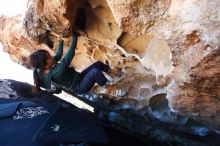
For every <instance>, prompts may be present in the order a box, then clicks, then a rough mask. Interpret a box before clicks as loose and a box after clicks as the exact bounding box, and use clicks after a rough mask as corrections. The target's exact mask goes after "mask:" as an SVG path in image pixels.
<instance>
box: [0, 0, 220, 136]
mask: <svg viewBox="0 0 220 146" xmlns="http://www.w3.org/2000/svg"><path fill="white" fill-rule="evenodd" d="M219 14H220V5H219V1H218V0H212V1H208V0H203V1H199V0H187V1H183V0H164V1H157V0H120V1H114V0H106V1H105V0H88V1H83V0H78V1H74V2H72V1H70V0H62V1H55V0H49V1H45V0H35V1H33V0H30V1H29V3H28V9H27V12H26V16H25V18H24V19H22V18H21V17H13V18H7V17H4V16H2V17H1V19H0V20H1V24H0V25H1V31H0V40H1V41H2V42H3V45H4V50H5V51H7V52H8V53H10V54H11V56H12V58H13V60H15V61H16V62H19V63H20V64H24V62H25V60H26V57H27V56H28V54H29V53H30V52H32V51H33V50H36V49H38V48H44V49H47V50H49V51H50V53H51V54H53V52H55V51H56V46H57V41H56V37H55V36H56V35H59V36H62V37H66V39H65V42H66V43H65V47H66V48H67V46H68V43H69V40H70V36H71V34H72V30H73V31H75V30H81V31H83V32H84V33H85V35H83V36H80V38H79V42H78V44H77V48H78V49H77V51H76V56H75V58H74V59H73V61H72V65H73V66H74V67H75V68H76V69H77V70H79V71H80V70H82V69H84V68H85V67H87V66H88V65H90V64H91V63H93V62H95V61H96V60H100V61H102V62H104V63H107V64H110V65H111V66H112V67H119V68H122V69H123V75H122V76H121V77H120V78H115V81H116V83H115V87H118V88H123V89H126V90H127V91H128V95H127V96H126V97H123V98H119V97H114V96H109V97H108V98H110V99H112V100H114V101H116V102H119V103H121V109H126V110H129V109H133V110H136V111H139V110H144V109H147V110H145V111H147V112H148V114H152V115H154V116H155V117H156V118H157V119H159V120H160V121H163V122H165V123H173V124H176V123H178V124H180V125H181V124H183V125H187V121H188V119H193V120H196V121H197V122H198V123H200V124H202V125H204V128H207V127H208V128H210V129H211V130H213V131H215V132H216V133H219V130H220V115H219V111H220V106H219V104H220V25H219V24H220V15H219ZM50 48H51V49H50ZM100 90H101V89H99V88H97V87H95V88H94V91H96V92H97V91H100ZM160 95H163V97H165V96H166V99H167V104H168V105H169V108H168V107H167V108H163V107H164V104H161V102H166V100H165V99H163V98H160ZM158 96H159V97H158ZM124 103H126V104H124ZM152 104H153V105H154V106H153V107H154V108H152ZM155 107H157V108H155ZM160 107H161V108H160ZM149 109H151V110H149ZM141 113H142V114H143V115H142V116H144V114H147V113H146V112H140V114H141ZM177 115H178V116H177ZM168 117H170V118H168ZM175 117H181V118H180V119H181V120H180V121H181V122H180V121H179V120H178V118H177V119H176V118H175ZM192 129H193V128H192ZM192 129H191V130H192ZM189 131H190V130H189ZM192 131H193V130H192ZM192 131H191V132H189V133H194V134H198V135H201V133H200V132H201V131H202V130H200V131H199V130H198V131H197V132H192ZM204 131H206V130H204ZM204 131H203V132H204ZM202 135H203V134H202Z"/></svg>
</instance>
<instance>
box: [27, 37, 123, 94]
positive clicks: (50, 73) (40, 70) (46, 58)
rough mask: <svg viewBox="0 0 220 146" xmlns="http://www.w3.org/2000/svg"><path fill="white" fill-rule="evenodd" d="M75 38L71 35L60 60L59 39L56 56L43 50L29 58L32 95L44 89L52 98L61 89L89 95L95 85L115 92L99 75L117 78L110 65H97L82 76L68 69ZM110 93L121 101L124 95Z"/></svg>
mask: <svg viewBox="0 0 220 146" xmlns="http://www.w3.org/2000/svg"><path fill="white" fill-rule="evenodd" d="M78 36H79V34H78V33H74V35H73V37H72V40H71V43H70V46H69V49H68V51H67V53H66V54H65V55H64V57H63V58H62V59H61V57H62V54H63V40H62V39H59V45H58V49H57V51H56V54H55V56H51V55H50V54H49V52H48V51H46V50H43V49H40V50H37V51H35V52H33V53H32V54H31V55H30V56H29V63H30V65H31V66H32V67H33V68H34V71H33V77H34V87H33V91H34V92H39V91H42V90H41V87H43V88H45V89H46V92H48V93H51V94H53V93H57V94H59V93H60V92H61V91H62V90H61V89H65V90H68V91H71V92H73V93H75V94H84V93H87V92H89V91H90V89H91V88H92V87H93V86H94V84H95V83H97V84H98V85H100V86H104V87H106V89H107V90H113V89H114V88H113V86H112V84H111V81H109V80H108V79H107V78H106V76H104V74H103V73H102V72H106V73H109V74H112V75H116V74H117V70H116V69H111V68H110V67H109V65H106V64H104V63H102V62H100V61H98V62H96V63H94V64H92V65H90V66H89V67H88V68H87V69H85V70H83V71H82V72H81V73H80V72H77V71H75V69H74V68H73V67H69V65H70V63H71V61H72V59H73V57H74V55H75V48H76V44H77V40H78ZM60 59H61V60H60ZM58 61H59V62H58ZM54 85H55V86H54ZM60 87H61V89H60ZM109 92H111V93H114V95H115V96H121V97H122V96H125V95H126V94H127V93H126V91H124V90H120V89H117V90H115V92H112V91H109Z"/></svg>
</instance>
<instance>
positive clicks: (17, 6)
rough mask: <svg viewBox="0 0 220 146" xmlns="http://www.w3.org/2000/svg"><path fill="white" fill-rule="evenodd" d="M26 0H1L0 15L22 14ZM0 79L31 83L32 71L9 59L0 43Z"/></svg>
mask: <svg viewBox="0 0 220 146" xmlns="http://www.w3.org/2000/svg"><path fill="white" fill-rule="evenodd" d="M26 6H27V0H2V1H1V2H0V16H1V15H6V16H15V15H18V14H24V12H25V10H26ZM0 68H1V69H0V79H13V80H17V81H22V82H27V83H30V84H33V77H32V71H31V70H28V69H26V68H25V67H23V66H21V65H19V64H17V63H15V62H13V61H11V59H10V57H9V55H8V54H7V53H5V52H4V51H3V49H2V45H1V43H0Z"/></svg>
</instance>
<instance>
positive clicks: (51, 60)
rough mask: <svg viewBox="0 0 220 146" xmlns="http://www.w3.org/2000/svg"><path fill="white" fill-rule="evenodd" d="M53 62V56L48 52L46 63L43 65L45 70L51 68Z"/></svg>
mask: <svg viewBox="0 0 220 146" xmlns="http://www.w3.org/2000/svg"><path fill="white" fill-rule="evenodd" d="M54 64H55V60H54V58H53V57H52V56H51V55H50V54H49V53H48V56H47V64H46V66H45V69H46V70H48V69H51V68H52V67H53V65H54Z"/></svg>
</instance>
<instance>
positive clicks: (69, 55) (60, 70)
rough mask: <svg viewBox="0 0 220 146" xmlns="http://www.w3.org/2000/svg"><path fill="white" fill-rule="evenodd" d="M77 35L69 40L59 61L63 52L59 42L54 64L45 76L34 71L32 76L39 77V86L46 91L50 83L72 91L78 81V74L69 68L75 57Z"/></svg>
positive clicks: (38, 71) (41, 72) (40, 72)
mask: <svg viewBox="0 0 220 146" xmlns="http://www.w3.org/2000/svg"><path fill="white" fill-rule="evenodd" d="M77 39H78V35H77V34H75V35H74V36H73V38H72V40H71V43H70V46H69V49H68V51H67V52H66V54H65V55H64V57H63V58H62V59H61V60H60V58H61V56H62V52H63V42H62V41H60V42H59V47H58V49H57V51H56V54H55V56H54V59H55V61H58V60H60V62H59V63H56V64H55V65H54V66H53V67H52V69H51V70H50V71H49V72H48V73H47V74H46V73H44V72H43V71H41V70H35V71H34V76H35V77H36V76H37V75H38V76H40V78H41V82H40V86H41V87H43V88H46V89H50V88H51V82H54V83H56V84H58V85H59V86H62V87H63V88H65V89H67V90H74V88H75V86H76V84H77V83H78V81H79V79H80V73H79V72H77V71H75V69H74V68H72V67H69V66H70V63H71V61H72V59H73V57H74V55H75V48H76V44H77Z"/></svg>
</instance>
